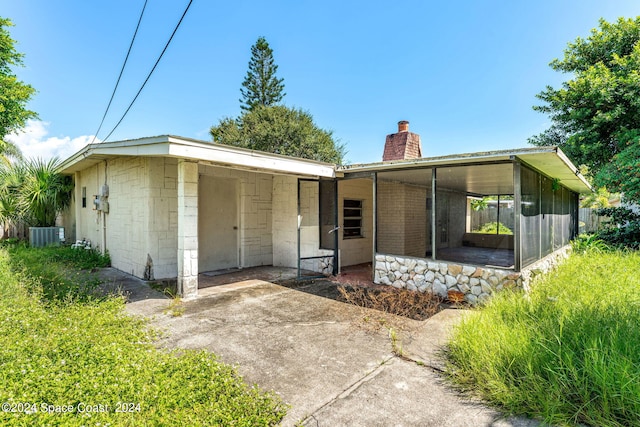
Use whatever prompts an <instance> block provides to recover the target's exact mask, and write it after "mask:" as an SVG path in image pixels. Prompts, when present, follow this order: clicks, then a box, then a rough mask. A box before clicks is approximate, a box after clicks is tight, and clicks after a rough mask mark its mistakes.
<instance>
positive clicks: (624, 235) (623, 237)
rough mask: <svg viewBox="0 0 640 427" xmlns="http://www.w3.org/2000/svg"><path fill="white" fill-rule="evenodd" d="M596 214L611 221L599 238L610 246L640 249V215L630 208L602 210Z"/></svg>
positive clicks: (606, 224)
mask: <svg viewBox="0 0 640 427" xmlns="http://www.w3.org/2000/svg"><path fill="white" fill-rule="evenodd" d="M596 213H597V214H598V215H600V216H606V217H608V218H609V219H608V220H607V221H606V222H605V223H604V228H603V229H602V230H600V231H598V233H597V236H598V238H599V239H601V240H603V241H604V242H606V243H607V244H609V245H612V246H616V247H619V248H629V249H640V214H637V213H635V212H634V211H632V210H631V209H629V208H625V207H616V208H602V209H598V210H597V211H596Z"/></svg>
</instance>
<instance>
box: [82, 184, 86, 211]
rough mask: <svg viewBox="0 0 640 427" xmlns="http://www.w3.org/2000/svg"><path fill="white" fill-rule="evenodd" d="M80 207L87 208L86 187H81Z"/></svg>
mask: <svg viewBox="0 0 640 427" xmlns="http://www.w3.org/2000/svg"><path fill="white" fill-rule="evenodd" d="M82 207H83V208H86V207H87V187H82Z"/></svg>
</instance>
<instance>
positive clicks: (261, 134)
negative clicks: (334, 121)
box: [210, 105, 345, 164]
mask: <svg viewBox="0 0 640 427" xmlns="http://www.w3.org/2000/svg"><path fill="white" fill-rule="evenodd" d="M210 133H211V136H212V138H213V142H215V143H218V144H226V145H233V146H236V147H243V148H249V149H252V150H259V151H266V152H269V153H276V154H282V155H286V156H293V157H301V158H305V159H311V160H318V161H323V162H328V163H337V164H339V163H342V160H343V157H344V154H345V148H344V145H342V144H339V143H337V142H336V141H335V140H334V139H333V135H332V132H330V131H326V130H324V129H321V128H319V127H318V126H316V125H315V124H314V122H313V117H312V116H311V114H309V113H308V112H306V111H303V110H301V109H295V108H289V107H285V106H282V105H278V106H274V107H265V106H261V105H259V106H256V107H254V108H253V109H251V110H247V111H245V112H243V113H242V115H241V116H240V117H238V118H237V119H233V118H225V119H222V120H220V122H219V123H218V125H217V126H213V127H211V130H210Z"/></svg>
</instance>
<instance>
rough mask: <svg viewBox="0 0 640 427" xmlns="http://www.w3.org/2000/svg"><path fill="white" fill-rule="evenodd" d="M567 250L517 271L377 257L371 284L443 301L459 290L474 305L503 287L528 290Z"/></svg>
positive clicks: (558, 261) (566, 253) (410, 258)
mask: <svg viewBox="0 0 640 427" xmlns="http://www.w3.org/2000/svg"><path fill="white" fill-rule="evenodd" d="M570 250H571V247H570V246H565V247H563V248H561V249H559V250H557V251H555V252H554V253H552V254H550V255H548V256H546V257H545V258H543V259H541V260H540V261H538V262H536V263H534V264H532V265H530V266H527V267H526V268H524V269H523V270H522V271H520V272H514V271H511V270H506V269H500V268H489V267H480V266H474V265H462V264H458V263H453V262H443V261H433V260H426V259H422V258H413V257H401V256H396V255H382V254H376V261H375V280H374V282H375V283H378V284H383V285H390V286H393V287H396V288H404V289H409V290H412V291H419V292H433V293H434V294H436V295H438V296H440V297H443V298H446V297H447V292H448V291H458V292H462V293H463V294H464V295H465V296H464V299H465V301H467V302H468V303H469V304H472V305H475V304H478V303H482V302H484V301H486V300H487V299H489V298H490V297H491V295H492V294H493V293H495V292H499V291H501V290H502V289H505V288H507V289H513V288H522V289H524V290H525V291H528V290H529V289H530V286H531V284H532V282H533V279H534V278H535V277H536V276H539V275H541V274H544V273H547V272H548V271H550V270H552V269H553V268H555V267H556V266H557V265H558V264H560V263H561V262H562V261H563V260H564V259H566V258H567V257H568V255H569V252H570Z"/></svg>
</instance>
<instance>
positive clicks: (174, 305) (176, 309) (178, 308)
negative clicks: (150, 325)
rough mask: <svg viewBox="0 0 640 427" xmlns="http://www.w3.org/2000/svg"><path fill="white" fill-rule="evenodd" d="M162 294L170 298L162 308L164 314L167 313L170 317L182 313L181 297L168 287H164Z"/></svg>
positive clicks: (183, 309)
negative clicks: (167, 303)
mask: <svg viewBox="0 0 640 427" xmlns="http://www.w3.org/2000/svg"><path fill="white" fill-rule="evenodd" d="M164 294H165V295H167V296H168V297H169V298H171V302H170V303H169V305H168V306H167V308H165V309H164V310H163V312H164V314H168V315H170V316H171V317H180V316H182V315H183V314H184V311H185V306H184V304H183V303H182V298H181V297H180V296H178V295H176V294H174V293H172V292H171V291H170V290H169V289H168V288H165V289H164Z"/></svg>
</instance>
